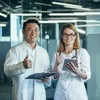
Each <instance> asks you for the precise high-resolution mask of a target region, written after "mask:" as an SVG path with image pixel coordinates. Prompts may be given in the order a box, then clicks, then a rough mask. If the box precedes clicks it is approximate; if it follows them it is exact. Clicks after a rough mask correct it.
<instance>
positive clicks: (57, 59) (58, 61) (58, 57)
mask: <svg viewBox="0 0 100 100" xmlns="http://www.w3.org/2000/svg"><path fill="white" fill-rule="evenodd" d="M60 63H62V61H61V56H60V55H58V54H57V53H56V63H55V66H58V65H59V64H60Z"/></svg>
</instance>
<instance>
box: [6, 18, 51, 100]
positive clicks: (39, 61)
mask: <svg viewBox="0 0 100 100" xmlns="http://www.w3.org/2000/svg"><path fill="white" fill-rule="evenodd" d="M39 34H40V23H39V22H38V21H37V20H35V19H29V20H27V21H26V22H24V24H23V35H24V41H23V42H22V43H20V44H18V45H16V46H14V47H12V48H11V49H10V50H9V51H8V53H7V56H6V60H5V63H4V72H5V74H6V75H7V76H9V77H11V78H12V82H13V83H12V100H46V94H45V88H44V84H47V85H50V78H42V79H40V80H33V79H26V77H28V76H29V75H32V74H34V73H41V72H48V71H49V69H50V62H49V56H48V53H47V51H46V50H45V49H43V48H42V47H40V46H39V45H38V44H37V43H36V41H37V39H38V37H39Z"/></svg>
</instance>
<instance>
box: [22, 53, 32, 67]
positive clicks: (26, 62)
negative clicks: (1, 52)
mask: <svg viewBox="0 0 100 100" xmlns="http://www.w3.org/2000/svg"><path fill="white" fill-rule="evenodd" d="M23 65H24V67H25V69H29V68H32V61H31V60H28V55H27V56H26V57H25V59H24V61H23Z"/></svg>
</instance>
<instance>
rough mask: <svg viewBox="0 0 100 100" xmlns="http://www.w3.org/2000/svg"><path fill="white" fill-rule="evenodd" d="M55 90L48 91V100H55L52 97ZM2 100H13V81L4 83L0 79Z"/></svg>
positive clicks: (0, 98) (0, 97)
mask: <svg viewBox="0 0 100 100" xmlns="http://www.w3.org/2000/svg"><path fill="white" fill-rule="evenodd" d="M53 91H54V90H53V89H52V88H49V91H48V89H47V96H48V99H47V100H53V98H51V97H52V95H53V94H54V93H53ZM0 100H11V80H9V81H6V82H5V81H4V80H1V79H0Z"/></svg>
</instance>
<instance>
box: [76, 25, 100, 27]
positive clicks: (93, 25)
mask: <svg viewBox="0 0 100 100" xmlns="http://www.w3.org/2000/svg"><path fill="white" fill-rule="evenodd" d="M92 26H93V27H94V26H99V27H100V24H86V25H77V27H92Z"/></svg>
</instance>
